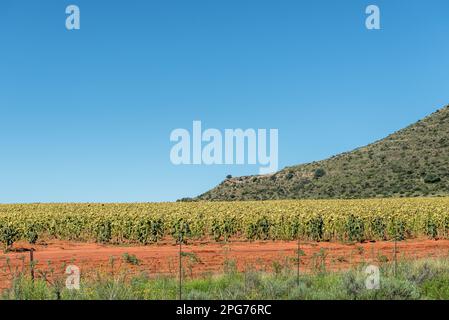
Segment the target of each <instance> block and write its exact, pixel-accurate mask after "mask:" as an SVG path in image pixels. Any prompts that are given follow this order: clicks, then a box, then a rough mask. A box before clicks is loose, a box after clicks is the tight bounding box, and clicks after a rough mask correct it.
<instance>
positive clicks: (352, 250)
mask: <svg viewBox="0 0 449 320" xmlns="http://www.w3.org/2000/svg"><path fill="white" fill-rule="evenodd" d="M297 245H298V244H297V242H294V241H290V242H284V241H275V242H273V241H256V242H243V241H235V242H230V243H226V244H221V243H211V242H207V241H205V242H201V241H195V242H192V243H189V244H188V245H183V246H182V251H183V252H187V253H192V254H190V255H184V258H183V267H184V270H185V273H186V276H187V277H196V276H202V275H205V274H208V273H221V272H223V268H224V264H225V261H235V265H236V266H237V269H238V270H239V271H242V270H245V269H246V268H249V267H252V268H256V269H258V270H267V271H270V270H273V267H274V266H275V265H279V264H280V265H281V266H284V267H285V266H288V267H289V268H291V269H292V270H296V261H297V260H296V257H297ZM300 245H301V250H302V251H303V252H304V254H305V255H304V256H302V257H301V260H300V261H301V263H300V268H301V271H304V272H308V271H311V270H313V269H314V268H316V267H317V266H319V265H321V264H322V262H323V261H324V264H325V265H326V268H327V269H328V270H342V269H348V268H350V267H351V265H355V264H358V263H360V262H364V261H365V262H369V263H374V264H379V263H381V262H382V261H386V260H387V259H388V260H389V261H391V260H392V259H393V253H394V242H373V243H358V244H341V243H330V242H321V243H317V242H305V243H301V244H300ZM29 248H30V246H29V245H26V244H22V243H17V244H15V245H14V248H13V250H12V251H10V252H8V253H6V254H4V253H0V288H6V287H8V286H9V284H10V280H11V278H12V273H14V272H21V271H23V272H26V273H27V274H29V273H30V268H29V259H30V253H29V252H28V251H24V250H25V249H29ZM34 249H35V251H34V259H35V261H36V271H35V274H36V277H40V278H42V277H43V273H45V272H49V270H51V269H52V268H53V269H54V275H62V274H63V273H64V264H65V265H69V264H74V265H77V266H78V267H79V268H80V269H81V273H82V276H87V277H89V276H93V275H94V274H96V273H98V272H100V273H107V274H112V273H114V274H115V275H117V274H118V273H120V272H128V273H132V274H137V273H140V272H146V273H147V274H149V275H162V274H173V275H176V274H177V272H178V270H179V269H178V268H179V267H178V266H179V265H178V263H179V246H178V245H175V244H173V243H170V242H168V241H167V242H164V243H161V244H157V245H149V246H112V245H101V244H93V243H75V242H65V241H56V240H54V241H49V242H48V243H42V244H38V245H35V246H34ZM320 252H321V253H320ZM124 253H128V254H129V255H135V256H136V257H137V258H138V260H139V265H133V264H131V263H127V262H124V261H123V258H122V256H123V254H124ZM441 256H446V257H448V256H449V240H427V239H420V240H409V241H403V242H398V243H397V257H398V259H404V258H408V259H419V258H427V257H441ZM111 257H114V259H113V260H114V266H113V267H112V265H111ZM8 260H9V263H8V262H7V261H8ZM8 264H9V266H10V267H8ZM50 274H51V272H50ZM48 277H49V278H51V277H52V276H51V275H49V276H48Z"/></svg>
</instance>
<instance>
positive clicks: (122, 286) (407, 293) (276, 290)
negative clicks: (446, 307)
mask: <svg viewBox="0 0 449 320" xmlns="http://www.w3.org/2000/svg"><path fill="white" fill-rule="evenodd" d="M231 265H232V264H231ZM365 268H366V265H362V264H361V265H359V266H358V267H356V268H354V269H352V270H349V271H345V272H328V271H326V270H323V269H322V268H317V269H316V270H315V271H314V272H312V273H309V274H301V275H300V277H299V282H298V279H297V276H296V273H295V272H294V270H290V269H287V268H285V269H282V268H280V269H279V270H278V271H277V272H275V273H266V272H260V271H256V270H255V269H248V270H247V271H245V272H237V271H236V269H235V268H232V267H229V268H227V269H225V270H226V272H225V273H223V274H221V275H218V276H217V275H215V276H214V275H207V276H204V277H202V278H196V279H194V278H188V279H184V281H183V288H182V292H183V296H182V298H183V299H193V300H198V299H200V300H201V299H214V300H229V299H243V300H254V299H261V300H265V299H283V300H288V299H293V300H323V299H331V300H335V299H336V300H360V299H363V300H385V299H386V300H410V299H411V300H415V299H449V259H447V258H439V259H425V260H419V261H405V260H404V261H400V262H398V265H397V268H396V275H394V267H393V265H392V264H391V263H383V264H382V265H380V289H378V290H369V289H366V286H365V280H366V277H367V275H366V274H365V272H364V271H365ZM60 284H61V281H54V282H53V284H50V283H49V282H46V281H44V280H42V279H36V280H35V281H31V279H30V278H29V277H28V276H26V275H24V274H18V275H16V276H15V278H14V279H13V282H12V285H11V287H10V288H9V289H7V290H4V291H3V292H2V294H1V295H0V298H1V299H4V300H30V299H31V300H51V299H62V300H129V299H132V300H161V299H177V298H178V292H179V287H178V280H177V279H176V278H173V277H150V276H148V275H146V274H140V275H138V276H133V277H128V276H127V275H126V274H119V275H115V276H113V275H100V274H98V275H97V276H96V277H95V278H90V279H81V286H80V290H68V289H66V288H64V287H63V286H61V285H60Z"/></svg>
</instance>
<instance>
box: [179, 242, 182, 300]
mask: <svg viewBox="0 0 449 320" xmlns="http://www.w3.org/2000/svg"><path fill="white" fill-rule="evenodd" d="M181 299H182V235H181V234H180V235H179V300H181Z"/></svg>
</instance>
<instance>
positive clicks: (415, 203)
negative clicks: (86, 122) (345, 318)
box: [0, 198, 449, 246]
mask: <svg viewBox="0 0 449 320" xmlns="http://www.w3.org/2000/svg"><path fill="white" fill-rule="evenodd" d="M417 237H427V238H431V239H437V238H449V198H400V199H367V200H286V201H257V202H256V201H254V202H253V201H248V202H177V203H136V204H119V203H117V204H113V203H111V204H70V203H66V204H10V205H9V204H5V205H0V242H1V243H3V244H4V245H5V246H10V245H12V243H14V242H16V241H27V242H29V243H31V244H34V243H36V242H37V241H38V240H39V239H44V240H45V239H61V240H71V241H83V242H88V241H89V242H90V241H95V242H101V243H112V244H121V243H136V244H143V245H146V244H151V243H157V242H158V241H161V240H162V239H164V240H173V241H183V242H186V241H188V240H189V239H192V240H193V239H211V240H214V241H229V240H231V239H237V240H250V241H251V240H296V239H303V240H313V241H352V242H361V241H369V240H393V239H396V240H398V241H400V240H405V239H411V238H417Z"/></svg>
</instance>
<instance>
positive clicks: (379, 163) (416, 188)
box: [195, 106, 449, 201]
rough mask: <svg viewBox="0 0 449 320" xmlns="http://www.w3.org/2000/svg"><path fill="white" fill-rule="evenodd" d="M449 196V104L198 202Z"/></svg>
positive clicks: (227, 185)
mask: <svg viewBox="0 0 449 320" xmlns="http://www.w3.org/2000/svg"><path fill="white" fill-rule="evenodd" d="M448 194H449V106H446V107H445V108H443V109H440V110H438V111H436V112H435V113H433V114H431V115H430V116H428V117H426V118H424V119H423V120H420V121H418V122H416V123H414V124H412V125H410V126H408V127H407V128H405V129H402V130H400V131H397V132H395V133H393V134H391V135H389V136H388V137H386V138H385V139H382V140H380V141H377V142H374V143H372V144H370V145H367V146H365V147H361V148H358V149H355V150H353V151H351V152H346V153H342V154H339V155H336V156H333V157H331V158H329V159H326V160H322V161H317V162H312V163H308V164H302V165H297V166H292V167H287V168H285V169H283V170H281V171H279V172H277V173H275V174H272V175H266V176H245V177H236V178H229V179H226V180H224V181H223V182H222V183H220V184H219V185H218V186H217V187H215V188H214V189H212V190H210V191H208V192H206V193H204V194H202V195H200V196H198V197H197V198H196V199H195V200H226V201H229V200H268V199H324V198H349V199H352V198H374V197H402V196H407V197H410V196H438V195H448Z"/></svg>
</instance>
